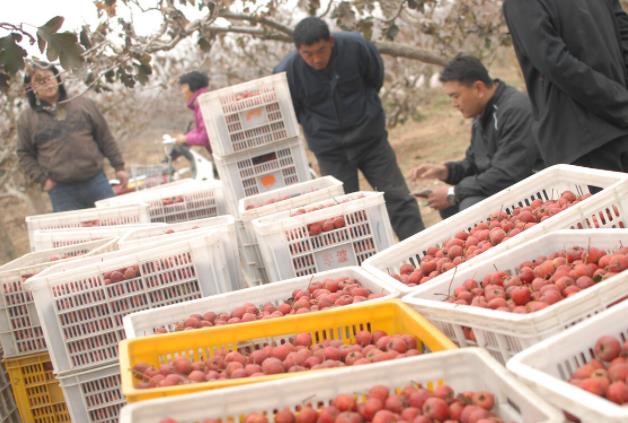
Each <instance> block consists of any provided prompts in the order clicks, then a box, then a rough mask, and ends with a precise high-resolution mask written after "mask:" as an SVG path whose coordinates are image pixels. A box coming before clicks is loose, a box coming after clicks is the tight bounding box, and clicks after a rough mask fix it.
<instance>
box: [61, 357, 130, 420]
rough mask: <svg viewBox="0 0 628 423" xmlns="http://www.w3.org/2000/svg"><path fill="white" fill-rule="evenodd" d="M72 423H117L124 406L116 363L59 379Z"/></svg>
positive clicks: (62, 376)
mask: <svg viewBox="0 0 628 423" xmlns="http://www.w3.org/2000/svg"><path fill="white" fill-rule="evenodd" d="M58 379H59V386H61V389H62V390H63V396H64V397H65V403H66V405H67V407H68V411H69V412H70V418H71V419H72V421H73V422H81V423H118V422H119V419H120V409H121V408H122V407H123V406H124V405H125V404H126V401H125V399H124V396H123V395H122V391H121V390H120V365H119V364H118V363H115V364H112V365H109V366H105V367H100V368H97V369H94V370H89V371H85V372H79V373H72V374H66V375H58Z"/></svg>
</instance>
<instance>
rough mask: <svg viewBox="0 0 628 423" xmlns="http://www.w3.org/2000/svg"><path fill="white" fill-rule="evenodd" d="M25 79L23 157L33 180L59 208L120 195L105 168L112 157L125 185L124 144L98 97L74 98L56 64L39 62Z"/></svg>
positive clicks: (21, 134)
mask: <svg viewBox="0 0 628 423" xmlns="http://www.w3.org/2000/svg"><path fill="white" fill-rule="evenodd" d="M24 83H25V86H26V92H27V97H28V102H29V105H30V108H28V109H26V110H24V111H23V112H22V114H21V115H20V117H19V118H18V121H17V133H18V145H17V156H18V160H19V164H20V167H21V168H22V170H23V171H24V173H26V175H27V176H28V177H30V179H32V180H33V181H35V182H37V183H38V184H40V186H41V188H42V190H44V191H45V192H47V193H48V195H49V196H50V201H51V203H52V209H53V211H55V212H59V211H68V210H76V209H83V208H89V207H94V202H96V201H98V200H102V199H104V198H108V197H112V196H113V195H114V193H113V190H112V189H111V186H110V185H109V181H108V180H107V177H106V176H105V174H104V172H103V161H104V158H105V157H106V158H107V159H109V162H110V163H111V166H112V167H113V168H114V169H115V171H116V176H117V178H118V179H120V183H121V184H122V185H123V186H124V185H126V183H127V181H128V176H127V173H126V171H125V170H124V161H123V160H122V155H121V154H120V150H119V149H118V144H117V143H116V141H115V139H114V138H113V136H112V135H111V132H110V131H109V126H108V125H107V122H106V120H105V118H104V117H103V115H102V114H101V113H100V111H99V110H98V108H97V107H96V105H95V104H94V102H93V101H91V100H89V99H87V98H85V97H82V96H81V97H77V98H73V99H68V98H67V95H66V91H65V87H64V86H63V83H62V81H61V77H60V75H59V71H58V70H57V68H56V67H54V66H52V65H49V64H45V63H39V64H36V65H34V66H33V68H32V70H30V71H29V72H27V74H26V76H25V78H24Z"/></svg>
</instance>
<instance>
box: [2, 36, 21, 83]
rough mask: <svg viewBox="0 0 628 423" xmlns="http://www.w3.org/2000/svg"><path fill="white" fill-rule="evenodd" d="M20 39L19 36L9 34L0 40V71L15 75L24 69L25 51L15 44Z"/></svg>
mask: <svg viewBox="0 0 628 423" xmlns="http://www.w3.org/2000/svg"><path fill="white" fill-rule="evenodd" d="M20 39H21V37H20V35H19V34H9V35H7V36H6V37H2V38H0V71H2V72H4V73H8V74H9V75H15V74H16V73H17V72H18V71H19V70H20V69H23V68H24V57H26V50H24V49H23V48H22V47H20V46H19V45H18V44H17V43H18V41H19V40H20Z"/></svg>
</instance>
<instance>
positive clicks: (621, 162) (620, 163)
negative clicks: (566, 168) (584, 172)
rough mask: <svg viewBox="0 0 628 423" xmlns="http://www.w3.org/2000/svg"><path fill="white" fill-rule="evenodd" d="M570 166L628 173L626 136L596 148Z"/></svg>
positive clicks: (627, 139) (627, 138)
mask: <svg viewBox="0 0 628 423" xmlns="http://www.w3.org/2000/svg"><path fill="white" fill-rule="evenodd" d="M572 164H574V165H578V166H585V167H591V168H595V169H603V170H614V171H616V172H628V135H627V136H623V137H620V138H617V139H615V140H613V141H611V142H608V143H606V144H604V145H603V146H601V147H599V148H596V149H595V150H593V151H591V152H590V153H587V154H585V155H584V156H582V157H580V158H578V159H577V160H576V161H575V162H573V163H572Z"/></svg>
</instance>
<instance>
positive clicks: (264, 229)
mask: <svg viewBox="0 0 628 423" xmlns="http://www.w3.org/2000/svg"><path fill="white" fill-rule="evenodd" d="M330 204H334V205H333V206H331V207H325V208H322V209H320V210H317V211H313V212H310V213H306V214H302V215H297V216H293V217H290V215H291V214H292V211H284V212H279V213H275V214H272V215H269V216H265V217H262V218H259V219H255V220H253V227H254V228H255V234H256V237H257V241H258V244H259V248H260V250H261V253H262V257H263V259H264V264H265V266H266V271H267V273H268V277H269V279H270V280H271V281H277V280H282V279H289V278H294V277H297V276H304V275H311V274H313V273H318V272H322V271H324V270H329V269H334V268H337V267H344V266H354V265H360V264H361V263H362V262H363V261H364V260H366V259H367V258H368V257H370V256H372V255H373V254H375V253H377V252H379V251H382V250H384V249H385V248H388V247H389V246H390V245H392V244H393V242H394V235H393V231H392V227H391V225H390V219H389V218H388V212H387V211H386V205H385V201H384V194H383V193H381V192H355V193H351V194H346V195H342V196H339V197H335V198H333V199H331V200H325V201H321V202H317V203H312V204H309V205H308V207H307V208H313V207H319V206H327V205H330ZM336 217H342V218H343V219H344V226H342V227H340V228H334V229H332V230H330V231H327V232H321V233H320V234H318V235H310V232H309V230H308V227H309V225H311V224H313V223H317V222H322V221H325V220H327V219H333V218H336Z"/></svg>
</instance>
